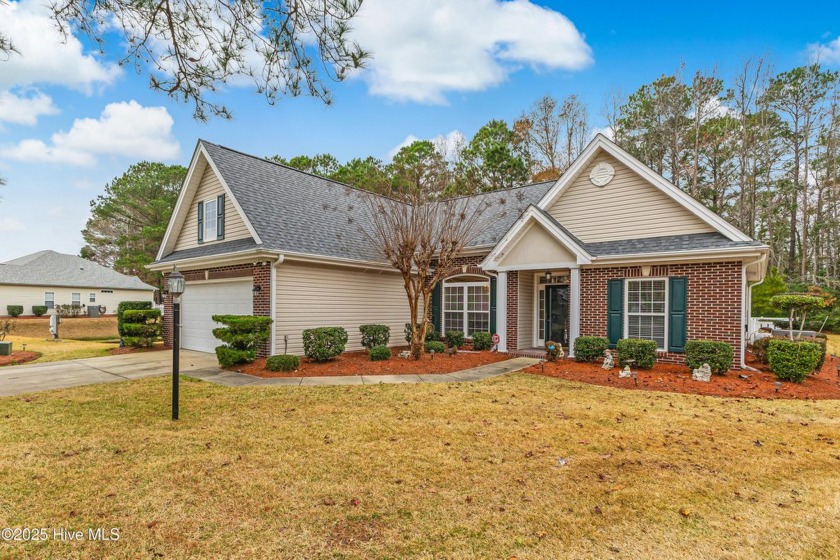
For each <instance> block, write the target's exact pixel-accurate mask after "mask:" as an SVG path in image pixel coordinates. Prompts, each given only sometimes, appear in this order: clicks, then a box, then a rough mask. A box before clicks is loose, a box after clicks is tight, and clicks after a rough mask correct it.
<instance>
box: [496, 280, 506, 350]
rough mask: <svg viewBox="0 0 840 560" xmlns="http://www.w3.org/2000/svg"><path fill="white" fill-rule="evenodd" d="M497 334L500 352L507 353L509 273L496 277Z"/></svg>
mask: <svg viewBox="0 0 840 560" xmlns="http://www.w3.org/2000/svg"><path fill="white" fill-rule="evenodd" d="M496 334H498V335H499V347H498V350H499V352H507V272H499V273H498V275H497V276H496Z"/></svg>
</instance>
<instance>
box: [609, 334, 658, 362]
mask: <svg viewBox="0 0 840 560" xmlns="http://www.w3.org/2000/svg"><path fill="white" fill-rule="evenodd" d="M616 349H617V350H618V365H619V366H621V367H624V366H626V365H629V366H631V367H633V366H635V367H637V368H640V369H650V368H652V367H653V365H654V364H655V363H656V342H654V341H653V340H642V339H638V338H622V339H621V340H619V341H618V344H617V345H616ZM628 360H632V361H633V363H632V364H628V363H627V362H628Z"/></svg>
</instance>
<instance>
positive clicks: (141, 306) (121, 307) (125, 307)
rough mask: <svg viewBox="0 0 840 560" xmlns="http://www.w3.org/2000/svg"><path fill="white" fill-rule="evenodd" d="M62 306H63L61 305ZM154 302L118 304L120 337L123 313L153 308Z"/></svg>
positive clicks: (122, 333) (122, 302)
mask: <svg viewBox="0 0 840 560" xmlns="http://www.w3.org/2000/svg"><path fill="white" fill-rule="evenodd" d="M59 307H61V306H59ZM151 308H152V302H151V301H121V302H120V303H119V304H118V305H117V332H118V333H119V335H120V337H123V336H125V333H124V332H123V328H122V325H123V313H125V312H126V311H129V310H136V309H151ZM32 311H33V312H34V311H35V307H34V306H33V307H32ZM56 311H57V310H56Z"/></svg>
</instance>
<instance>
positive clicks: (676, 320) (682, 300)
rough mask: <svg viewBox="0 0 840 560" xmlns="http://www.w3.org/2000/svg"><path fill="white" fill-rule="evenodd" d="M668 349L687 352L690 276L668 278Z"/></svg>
mask: <svg viewBox="0 0 840 560" xmlns="http://www.w3.org/2000/svg"><path fill="white" fill-rule="evenodd" d="M668 283H669V285H668V351H669V352H685V342H686V338H687V333H688V328H687V324H686V323H687V321H686V319H687V313H688V278H686V277H684V276H681V277H673V278H669V279H668Z"/></svg>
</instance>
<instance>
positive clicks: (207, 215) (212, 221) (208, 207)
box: [204, 198, 216, 240]
mask: <svg viewBox="0 0 840 560" xmlns="http://www.w3.org/2000/svg"><path fill="white" fill-rule="evenodd" d="M204 239H205V240H211V239H216V199H215V198H211V199H210V200H205V201H204Z"/></svg>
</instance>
